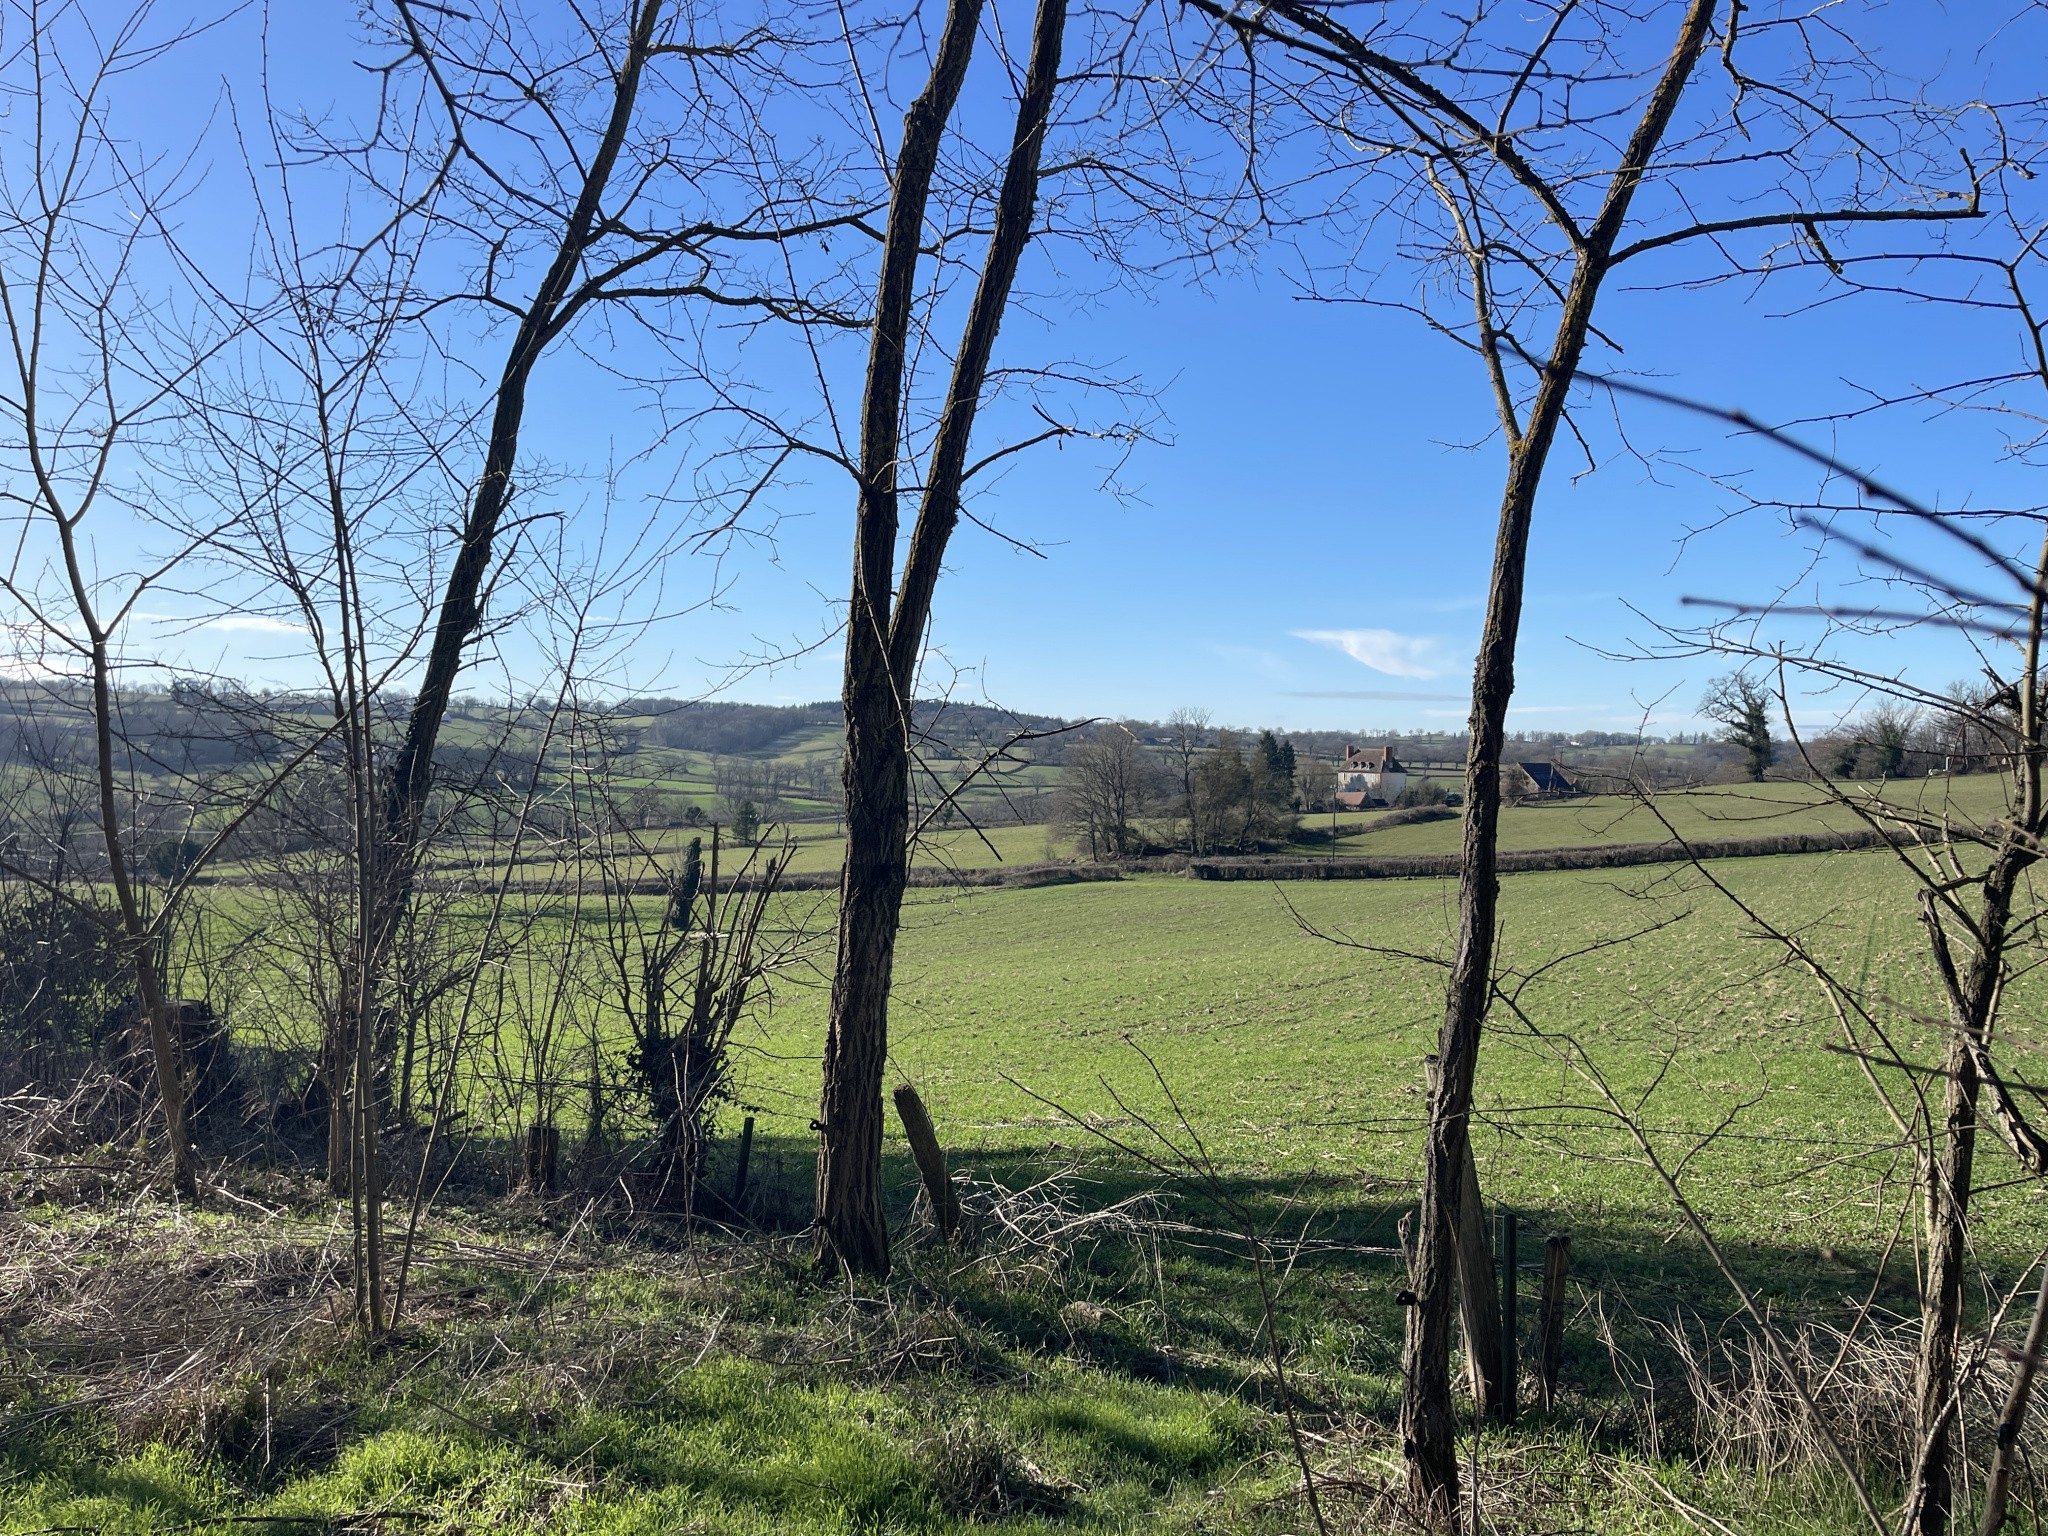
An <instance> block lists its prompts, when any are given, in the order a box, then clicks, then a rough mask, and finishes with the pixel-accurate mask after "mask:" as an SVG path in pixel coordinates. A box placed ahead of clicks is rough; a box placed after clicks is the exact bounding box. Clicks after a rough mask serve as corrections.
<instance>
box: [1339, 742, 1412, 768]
mask: <svg viewBox="0 0 2048 1536" xmlns="http://www.w3.org/2000/svg"><path fill="white" fill-rule="evenodd" d="M1344 766H1345V767H1346V768H1347V769H1349V770H1350V771H1351V772H1353V773H1357V772H1359V771H1360V770H1363V771H1365V772H1367V773H1399V772H1400V771H1401V765H1400V764H1399V763H1398V762H1396V761H1395V760H1394V749H1393V748H1392V747H1351V746H1347V747H1346V748H1345V749H1344Z"/></svg>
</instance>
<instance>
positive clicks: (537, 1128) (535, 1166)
mask: <svg viewBox="0 0 2048 1536" xmlns="http://www.w3.org/2000/svg"><path fill="white" fill-rule="evenodd" d="M561 1145H562V1134H561V1132H560V1131H558V1130H556V1129H555V1128H554V1127H553V1126H552V1125H529V1126H528V1127H527V1128H526V1148H525V1156H524V1158H523V1159H522V1164H523V1166H522V1168H521V1182H522V1183H523V1184H524V1185H525V1187H526V1189H527V1190H528V1191H529V1192H531V1193H533V1194H536V1195H546V1194H552V1193H553V1192H554V1188H555V1155H556V1154H557V1153H558V1152H559V1151H560V1150H561Z"/></svg>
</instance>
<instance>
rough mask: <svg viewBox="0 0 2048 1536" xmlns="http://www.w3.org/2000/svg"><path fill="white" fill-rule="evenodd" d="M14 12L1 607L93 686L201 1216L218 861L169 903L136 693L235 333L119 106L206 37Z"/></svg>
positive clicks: (3, 280)
mask: <svg viewBox="0 0 2048 1536" xmlns="http://www.w3.org/2000/svg"><path fill="white" fill-rule="evenodd" d="M11 10H12V12H13V14H12V16H11V17H10V18H9V19H11V20H14V21H16V22H17V23H18V28H17V35H16V37H15V38H14V40H13V41H12V42H11V43H10V45H9V53H8V55H7V58H6V60H5V62H4V65H0V91H4V92H5V93H6V95H7V97H8V98H9V99H11V100H12V101H13V102H14V103H15V104H16V105H17V106H18V107H19V108H20V113H19V121H20V122H21V123H22V124H24V125H25V127H24V130H23V132H22V133H21V134H20V135H18V136H13V137H12V149H11V151H10V152H9V153H8V154H7V156H6V159H5V163H4V167H0V209H4V219H0V223H4V225H5V229H4V231H0V243H4V249H0V327H4V335H5V338H6V342H7V348H6V359H5V369H6V373H5V377H4V382H0V410H4V411H5V413H6V416H7V418H8V429H7V430H6V431H5V432H4V433H0V437H4V438H5V440H6V443H7V447H6V449H5V455H6V459H7V461H8V469H9V476H8V479H9V484H8V487H7V489H6V490H5V492H4V493H0V494H4V497H5V502H6V504H8V505H9V506H10V508H11V509H12V512H13V514H14V515H13V518H12V520H13V521H14V522H16V523H17V525H18V526H17V528H16V530H15V532H14V533H13V534H12V535H11V536H10V537H9V539H8V543H9V545H10V547H11V551H12V552H11V555H10V557H9V560H8V563H7V565H6V567H5V568H4V570H0V591H4V592H5V593H6V595H7V597H8V598H9V599H10V600H11V602H12V604H13V606H14V608H15V610H16V614H17V616H18V618H17V625H18V627H16V628H15V629H14V634H15V637H16V646H15V651H16V654H15V655H14V657H13V658H12V662H13V666H14V667H15V668H16V669H17V670H24V671H27V672H29V673H30V674H31V675H33V674H38V673H40V674H41V675H44V676H48V677H56V676H62V677H65V678H67V679H73V680H75V681H76V682H77V683H78V684H79V685H80V686H81V690H82V691H81V693H80V694H79V695H78V696H77V702H78V703H79V704H80V705H82V706H83V708H84V710H85V711H86V712H87V717H88V719H89V721H90V726H91V751H90V770H89V771H90V776H91V781H92V784H93V798H94V801H95V808H94V817H95V820H96V822H97V833H98V844H99V852H100V856H101V861H102V862H101V867H100V871H99V872H100V873H101V874H102V875H103V876H104V879H105V881H106V885H107V889H108V890H109V891H110V892H111V895H112V903H111V915H112V918H113V920H114V922H115V923H116V924H117V931H118V935H119V940H120V944H121V947H122V950H123V952H124V955H125V958H126V961H127V964H128V966H129V967H130V969H131V970H132V972H133V975H134V980H135V988H136V996H137V999H138V1003H139V1010H140V1015H141V1019H142V1022H143V1023H144V1025H145V1026H146V1028H147V1030H148V1034H149V1041H150V1052H151V1056H152V1058H153V1060H154V1064H155V1077H156V1088H157V1096H158V1101H159V1105H160V1108H161V1112H162V1114H163V1117H164V1130H165V1140H166V1142H167V1144H168V1147H169V1150H170V1158H171V1180H172V1184H173V1186H174V1187H175V1188H176V1190H177V1191H178V1192H179V1193H180V1194H181V1195H184V1196H186V1197H188V1198H189V1197H192V1196H194V1195H196V1194H197V1192H198V1175H197V1170H196V1167H195V1164H194V1160H193V1152H192V1144H191V1137H190V1134H189V1129H188V1126H187V1124H186V1084H185V1067H184V1063H183V1061H182V1059H181V1051H180V1048H179V1040H178V1037H177V1026H176V1025H175V1023H174V1020H173V1001H174V1000H173V999H172V998H171V997H170V995H169V993H168V990H167V987H166V983H165V978H164V975H163V969H162V965H161V962H160V959H159V955H158V938H159V936H160V934H161V933H162V931H163V928H164V925H165V924H166V923H167V921H168V920H169V916H170V915H171V913H172V911H173V910H174V906H175V899H176V897H177V896H178V895H179V894H180V893H181V892H182V891H183V890H184V889H185V888H187V887H188V886H189V882H190V879H191V876H192V875H193V874H194V873H196V872H197V869H198V867H199V865H200V864H201V863H203V856H204V854H205V853H206V852H209V851H210V850H208V849H200V850H198V851H197V852H196V853H195V855H194V856H193V857H191V858H189V859H186V860H184V861H182V862H183V865H184V867H183V868H182V869H181V870H179V871H177V872H176V877H175V878H174V879H172V880H170V881H167V882H166V883H165V886H164V889H162V890H161V891H159V892H158V893H157V894H156V897H155V899H154V900H152V898H151V895H150V893H149V891H148V890H147V889H146V887H145V881H144V879H143V872H142V871H141V870H139V869H138V868H137V853H138V850H137V849H136V847H135V846H134V843H133V838H134V836H135V834H136V832H137V830H138V815H137V813H138V809H139V807H138V806H137V803H136V795H135V785H134V782H133V774H134V769H135V767H136V763H135V762H134V759H133V753H132V750H131V748H130V746H129V744H128V743H127V742H126V740H125V739H124V737H123V733H122V730H121V724H120V719H119V712H120V708H121V695H120V689H121V685H122V682H123V679H124V677H126V676H130V675H132V673H133V669H134V668H136V667H137V666H147V665H148V662H149V660H150V658H149V657H147V655H144V656H141V657H137V656H134V655H132V654H131V651H130V648H129V646H128V644H127V643H125V641H124V631H125V630H126V629H127V627H128V626H129V625H130V624H131V623H132V622H134V621H135V619H136V616H137V613H138V606H139V605H140V604H141V603H143V601H144V600H145V598H146V597H147V596H148V595H150V594H151V593H153V592H155V591H157V590H158V589H159V588H160V587H163V586H164V585H166V584H167V583H168V581H169V580H170V579H171V577H172V575H173V573H174V572H176V571H178V570H179V568H180V567H181V566H182V565H184V564H185V563H187V562H188V561H190V560H192V559H193V558H194V557H195V555H196V554H197V552H198V551H199V549H200V548H201V546H202V545H203V543H204V538H203V537H191V536H185V535H183V534H181V533H180V532H179V531H178V530H176V529H175V528H169V527H166V525H165V523H164V522H163V520H161V519H160V518H159V517H157V516H156V515H154V508H153V498H152V497H151V495H150V492H149V489H148V486H147V470H146V468H145V467H144V466H145V465H146V463H147V460H148V459H149V457H150V456H151V452H152V450H160V449H162V448H163V447H164V446H165V445H166V443H167V442H170V441H172V440H174V439H175V436H176V433H177V430H178V422H179V420H180V417H181V416H182V414H183V412H184V409H185V396H186V391H187V389H188V387H189V385H190V383H191V381H192V379H193V378H194V376H195V375H196V374H197V373H198V372H199V371H200V370H202V369H204V368H205V367H206V366H207V364H208V363H209V361H210V360H211V359H212V358H213V357H214V356H215V355H216V354H217V353H218V351H219V350H220V349H221V348H222V347H223V346H225V345H226V344H227V343H228V341H229V339H230V338H231V337H232V336H233V334H234V333H235V332H236V330H237V329H238V325H237V321H236V317H235V316H233V315H232V314H223V313H221V312H220V311H219V310H218V309H217V308H215V307H213V306H212V305H210V304H209V303H208V302H207V301H208V298H209V295H208V294H207V293H206V291H205V289H204V286H203V284H202V285H198V287H197V291H196V292H195V291H194V287H195V285H192V284H190V283H188V282H186V281H183V280H182V278H183V274H184V273H185V272H186V271H188V270H189V267H188V265H187V262H186V258H185V256H184V253H182V252H181V251H180V250H179V249H178V247H177V244H176V241H175V238H174V236H173V234H172V231H171V229H170V226H169V224H168V222H167V220H168V218H169V216H170V210H171V209H172V208H173V207H174V206H175V204H176V202H177V201H178V199H179V198H180V197H181V196H182V195H184V193H186V192H187V191H189V187H190V182H189V179H188V177H187V175H186V173H185V171H186V168H185V167H184V166H182V165H180V164H179V163H178V162H177V160H176V159H175V157H173V156H165V155H152V154H148V153H145V152H144V151H143V150H142V149H141V148H140V147H139V146H138V145H137V144H136V143H134V142H132V141H129V140H126V139H124V137H123V136H122V131H121V129H120V128H119V127H118V126H117V124H116V123H115V121H114V118H113V103H112V101H111V100H110V97H111V96H112V94H113V92H114V88H115V85H116V82H118V81H120V80H122V79H123V78H124V77H127V76H130V75H133V74H136V73H138V72H143V71H148V70H151V69H159V70H161V69H165V68H167V67H168V66H167V61H168V60H170V59H171V58H173V57H174V56H175V55H177V54H178V52H179V50H180V49H181V47H182V45H184V44H185V43H187V42H189V41H190V39H191V38H192V37H193V36H194V35H195V33H196V31H198V30H203V29H199V28H191V29H184V30H181V29H178V28H176V27H163V26H160V25H159V24H158V23H157V22H156V21H155V19H154V17H153V16H152V15H151V13H150V9H149V7H147V6H143V7H140V8H138V9H137V10H135V11H133V12H131V13H129V14H128V15H126V16H117V17H115V18H113V20H112V22H111V24H110V25H109V26H107V28H106V29H105V30H104V32H102V31H100V30H97V29H96V28H95V27H94V26H92V25H91V24H90V23H89V22H88V21H87V20H86V19H85V18H83V17H80V16H77V15H74V14H67V13H66V12H65V11H64V10H63V9H61V8H60V9H58V10H56V11H53V12H49V13H45V12H42V11H39V10H35V9H22V8H18V7H17V8H11ZM166 290H168V291H166ZM181 304H189V305H190V310H189V312H187V313H180V306H181ZM17 873H27V874H33V873H34V872H33V871H17Z"/></svg>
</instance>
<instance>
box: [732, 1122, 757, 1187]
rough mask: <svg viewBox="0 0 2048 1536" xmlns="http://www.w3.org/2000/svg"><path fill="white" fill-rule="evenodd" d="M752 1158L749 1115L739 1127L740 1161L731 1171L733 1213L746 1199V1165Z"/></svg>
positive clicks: (751, 1126)
mask: <svg viewBox="0 0 2048 1536" xmlns="http://www.w3.org/2000/svg"><path fill="white" fill-rule="evenodd" d="M753 1156H754V1117H753V1116H752V1115H749V1116H747V1118H746V1121H745V1122H744V1123H743V1124H742V1125H741V1126H740V1160H739V1165H738V1166H737V1167H735V1168H734V1169H733V1171H732V1208H733V1209H734V1210H735V1211H737V1210H738V1209H739V1208H740V1201H741V1200H743V1199H744V1198H746V1193H747V1164H748V1163H749V1162H751V1161H752V1160H753Z"/></svg>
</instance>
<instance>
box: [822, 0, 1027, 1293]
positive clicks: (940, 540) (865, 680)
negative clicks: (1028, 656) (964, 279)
mask: <svg viewBox="0 0 2048 1536" xmlns="http://www.w3.org/2000/svg"><path fill="white" fill-rule="evenodd" d="M980 15H981V0H951V3H950V4H949V6H948V8H947V13H946V26H945V31H944V32H943V33H942V34H941V36H940V39H939V47H938V52H937V54H936V55H935V56H934V58H933V61H932V71H931V75H930V78H929V79H928V80H927V82H926V85H925V89H924V91H923V93H922V94H921V95H920V96H919V97H918V98H917V100H916V101H915V102H913V103H912V104H911V107H910V110H909V111H908V112H907V113H905V114H904V119H903V141H902V148H901V150H900V152H899V153H898V155H897V158H896V179H895V187H894V191H893V193H892V195H891V198H890V204H889V219H888V228H887V233H886V237H885V239H884V243H883V249H882V273H881V280H880V283H879V286H878V291H877V295H876V303H875V322H874V332H873V337H872V340H871V342H870V347H869V356H868V376H867V392H866V395H865V398H864V399H863V401H862V409H861V457H860V510H859V519H858V524H857V531H856V533H855V538H854V560H853V594H852V597H851V600H850V601H849V603H848V606H847V615H846V674H845V685H844V693H843V701H844V707H845V712H846V761H845V768H844V773H843V783H844V786H845V812H846V862H845V865H844V868H843V869H842V871H841V874H840V882H839V952H838V957H837V960H836V962H835V965H834V969H833V974H832V1011H831V1020H830V1024H829V1026H828V1030H827V1033H826V1038H825V1061H824V1085H823V1090H822V1093H821V1095H820V1106H819V1112H818V1183H817V1199H818V1254H819V1258H820V1260H821V1261H824V1262H829V1263H838V1264H843V1265H845V1266H847V1267H848V1268H850V1269H852V1270H855V1271H857V1272H859V1273H863V1274H884V1273H886V1272H887V1271H888V1268H889V1233H888V1229H887V1227H886V1225H885V1224H884V1222H883V1219H882V1074H883V1066H884V1063H885V1061H886V1058H887V1055H888V1045H889V985H890V979H891V973H892V971H893V968H894V965H895V956H896V931H897V927H898V925H899V923H900V921H901V917H902V908H903V889H904V885H905V883H906V881H907V880H908V875H909V861H910V848H909V830H910V741H909V731H910V709H911V702H912V695H913V693H914V691H915V689H916V686H917V660H918V654H919V652H920V650H921V649H922V647H923V645H924V638H925V629H926V625H927V623H928V622H929V620H930V617H931V604H932V593H933V590H934V588H935V587H936V586H937V583H938V576H939V567H940V564H941V562H942V561H943V559H944V557H945V552H946V544H947V541H948V540H949V539H950V538H951V537H952V533H953V528H954V526H955V524H956V523H957V522H958V521H959V512H960V490H961V484H962V482H963V480H964V479H965V477H966V463H967V446H968V442H969V439H970V437H971V435H972V433H973V429H974V417H975V412H976V409H977V407H978V406H979V404H980V399H981V391H982V386H983V385H984V384H985V382H986V381H987V378H988V365H989V356H990V353H991V352H992V350H993V349H994V346H995V339H996V332H997V330H998V328H999V327H1000V325H1001V323H1002V316H1003V311H1004V309H1005V308H1006V307H1007V305H1008V303H1009V297H1010V288H1011V285H1012V283H1013V282H1014V281H1015V279H1016V274H1017V263H1018V261H1019V260H1020V259H1021V258H1022V256H1023V253H1024V247H1025V246H1026V245H1027V244H1028V243H1029V242H1030V238H1031V224H1032V217H1033V213H1034V210H1035V208H1036V205H1037V194H1038V166H1039V157H1040V154H1041V151H1042V149H1043V145H1044V141H1045V125H1046V123H1047V121H1048V119H1049V118H1050V116H1051V112H1052V98H1053V90H1054V87H1055V85H1056V84H1057V82H1058V79H1059V60H1060V46H1061V42H1062V40H1063V37H1064V34H1065V30H1066V0H1040V4H1039V8H1038V15H1037V18H1036V21H1035V22H1034V25H1033V32H1032V45H1031V62H1030V66H1029V68H1028V70H1027V72H1026V77H1025V86H1024V94H1023V98H1022V100H1021V101H1020V102H1019V104H1018V110H1017V127H1016V133H1015V137H1014V138H1013V140H1012V144H1011V149H1010V158H1009V161H1008V163H1007V164H1006V166H1005V167H1004V172H1003V183H1002V187H1001V190H1000V191H999V193H998V195H997V202H996V217H995V225H994V229H993V231H992V232H991V234H990V236H989V245H988V251H987V255H986V256H985V258H984V260H983V264H982V272H981V280H980V283H979V285H978V286H977V288H976V290H975V295H974V303H973V306H972V308H971V309H970V311H969V313H968V317H967V324H966V329H965V332H964V334H963V337H962V344H961V347H960V351H959V353H958V355H957V358H956V360H955V362H954V366H953V375H952V379H951V382H950V384H949V386H948V390H947V396H946V407H945V412H944V414H943V416H942V417H941V418H940V422H939V430H938V436H937V439H936V441H935V443H934V445H933V449H932V463H931V469H930V472H929V473H928V474H927V476H926V479H925V490H924V499H923V503H922V505H921V506H920V508H919V511H918V517H917V526H916V528H915V529H914V530H913V532H912V534H911V540H910V549H909V553H908V554H907V555H906V557H905V560H904V567H903V580H902V588H901V591H900V592H899V593H897V594H896V595H895V598H894V601H893V603H892V600H891V590H890V588H891V577H892V575H893V573H894V567H895V555H896V530H897V510H898V501H899V494H898V477H899V475H900V473H901V463H900V460H901V457H902V453H901V421H902V415H903V398H904V371H905V364H906V359H907V356H908V338H909V334H910V325H911V318H912V316H911V311H912V304H913V299H914V297H915V292H916V280H917V268H918V259H919V247H920V245H921V243H922V241H923V237H924V222H925V210H926V207H927V204H928V202H929V199H930V195H931V181H932V175H933V172H934V170H935V169H936V167H937V164H938V157H939V149H940V145H941V142H942V140H943V138H944V135H945V127H946V120H947V119H948V118H949V117H950V116H951V115H952V110H953V106H954V104H955V102H957V101H958V99H959V95H960V90H961V86H962V85H963V84H964V82H965V80H966V76H967V66H968V62H969V60H970V58H971V57H972V54H973V50H974V37H975V28H976V26H977V24H978V22H979V20H980Z"/></svg>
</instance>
